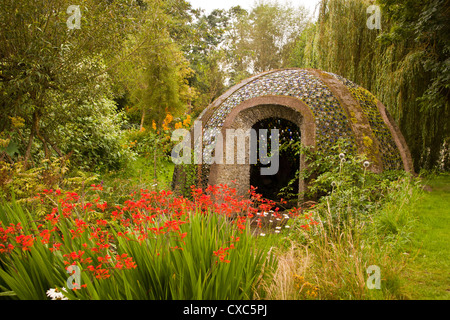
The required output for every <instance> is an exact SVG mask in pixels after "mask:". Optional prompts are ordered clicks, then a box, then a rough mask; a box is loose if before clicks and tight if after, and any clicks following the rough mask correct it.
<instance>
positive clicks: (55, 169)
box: [0, 158, 98, 217]
mask: <svg viewBox="0 0 450 320" xmlns="http://www.w3.org/2000/svg"><path fill="white" fill-rule="evenodd" d="M70 167H71V166H70V162H69V161H68V160H66V159H64V158H52V159H50V160H43V161H42V163H41V164H40V166H37V167H34V168H31V169H25V168H24V166H23V165H22V163H15V164H8V163H4V162H3V163H2V162H0V176H1V179H0V199H1V200H2V202H4V203H8V202H10V201H12V200H15V201H16V202H17V203H18V204H20V205H21V206H23V207H24V208H27V209H30V210H33V211H34V212H35V214H36V216H38V217H40V216H42V215H43V214H44V213H45V212H46V210H48V209H49V206H46V205H44V204H43V203H41V201H40V200H39V199H38V198H36V196H37V195H38V194H39V193H43V192H44V191H45V190H50V189H52V190H58V189H63V190H67V191H71V192H82V191H83V190H84V188H86V187H88V186H89V185H90V184H92V183H94V182H96V180H97V178H98V176H97V175H96V174H93V173H89V172H83V171H77V170H70ZM53 205H54V204H53Z"/></svg>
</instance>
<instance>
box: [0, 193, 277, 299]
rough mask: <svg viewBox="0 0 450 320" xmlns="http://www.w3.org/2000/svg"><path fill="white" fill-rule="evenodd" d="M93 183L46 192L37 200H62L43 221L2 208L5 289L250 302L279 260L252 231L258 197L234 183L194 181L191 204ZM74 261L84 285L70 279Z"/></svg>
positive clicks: (0, 257) (28, 293)
mask: <svg viewBox="0 0 450 320" xmlns="http://www.w3.org/2000/svg"><path fill="white" fill-rule="evenodd" d="M91 189H92V192H91V193H90V194H89V195H84V196H80V195H78V194H77V193H73V192H67V193H64V192H61V191H60V190H51V191H50V190H48V191H47V192H46V193H45V194H44V195H43V197H42V200H43V201H47V200H48V201H51V202H56V203H58V206H57V207H54V208H53V210H52V212H51V213H48V214H47V215H46V216H45V217H44V218H43V219H41V220H36V218H35V217H33V216H32V215H31V214H30V213H29V212H27V211H24V210H22V209H21V207H19V206H18V205H17V204H13V205H4V206H2V208H1V210H0V221H1V224H0V261H1V265H2V268H1V270H0V279H1V280H0V286H1V287H0V289H1V290H2V291H3V294H2V295H9V296H10V297H11V298H19V299H45V293H46V291H47V290H50V289H52V288H57V290H58V291H59V292H60V294H62V296H63V297H67V298H71V299H252V298H253V297H254V292H255V290H256V287H258V285H259V283H260V281H261V280H262V279H263V278H265V277H267V276H270V274H271V271H272V270H273V268H274V267H275V264H276V262H275V260H274V258H273V255H272V254H271V253H270V252H269V250H267V248H258V247H256V246H255V245H254V241H255V239H254V238H253V237H252V236H251V234H250V232H249V230H248V219H247V217H248V216H251V214H252V213H254V212H256V211H258V204H257V203H255V202H253V201H251V200H246V199H243V198H239V197H237V196H236V190H235V189H233V188H229V187H228V186H220V187H219V186H217V187H215V186H211V187H209V188H208V189H207V190H202V189H195V188H193V189H192V192H193V200H192V201H191V200H188V199H186V198H183V197H174V196H173V195H172V194H171V192H166V191H162V192H159V193H157V192H149V191H148V190H141V192H140V193H134V194H132V195H131V196H130V198H129V199H128V200H127V201H125V203H124V204H122V205H111V204H108V203H107V202H104V201H102V200H101V198H100V194H101V191H102V189H103V186H102V185H92V186H91ZM219 199H221V200H222V201H218V200H219ZM219 203H220V205H219ZM261 205H262V204H261ZM70 266H72V267H71V268H73V270H75V269H74V267H75V266H77V267H78V268H79V270H80V274H79V276H80V281H78V282H80V283H76V284H73V282H67V279H68V278H69V275H70V274H68V273H66V271H71V270H70V269H68V267H70ZM75 279H76V276H75ZM68 284H70V286H68ZM71 286H72V288H71ZM63 288H65V289H63ZM73 288H75V290H73ZM51 294H52V295H53V294H54V293H51Z"/></svg>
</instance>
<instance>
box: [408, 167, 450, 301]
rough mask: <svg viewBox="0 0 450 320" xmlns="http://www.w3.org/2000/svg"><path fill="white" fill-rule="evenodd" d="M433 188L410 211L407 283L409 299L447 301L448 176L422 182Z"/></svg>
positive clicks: (449, 285) (449, 280)
mask: <svg viewBox="0 0 450 320" xmlns="http://www.w3.org/2000/svg"><path fill="white" fill-rule="evenodd" d="M424 182H425V183H426V184H427V185H428V186H430V187H431V188H432V190H431V191H426V192H425V193H424V195H423V198H422V200H421V201H420V202H419V204H418V205H417V206H416V207H415V208H414V209H413V211H414V214H415V215H416V216H417V218H418V223H417V225H416V227H415V228H414V235H413V242H412V250H411V252H410V254H411V255H415V257H414V259H413V261H412V263H411V264H409V266H408V270H407V274H406V279H407V284H406V286H407V288H408V292H409V296H410V298H411V299H418V300H423V299H425V300H450V175H448V174H447V175H441V176H438V177H436V178H433V179H431V180H429V181H424Z"/></svg>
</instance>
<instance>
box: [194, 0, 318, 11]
mask: <svg viewBox="0 0 450 320" xmlns="http://www.w3.org/2000/svg"><path fill="white" fill-rule="evenodd" d="M188 1H189V2H190V3H191V4H192V7H194V8H195V9H197V8H202V9H205V10H206V12H207V13H209V12H211V11H212V10H214V9H230V8H231V7H233V6H237V5H240V6H241V7H243V8H244V9H250V8H251V7H252V6H253V4H254V2H255V0H219V1H218V0H188ZM319 1H320V0H278V2H279V3H282V4H284V3H290V4H291V5H293V6H300V5H303V6H304V7H306V8H307V9H308V10H309V11H310V13H313V11H314V8H315V6H316V4H318V3H319Z"/></svg>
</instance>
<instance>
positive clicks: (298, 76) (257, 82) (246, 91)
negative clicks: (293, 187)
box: [198, 69, 411, 171]
mask: <svg viewBox="0 0 450 320" xmlns="http://www.w3.org/2000/svg"><path fill="white" fill-rule="evenodd" d="M270 96H288V97H293V98H296V99H299V100H301V101H302V102H303V103H304V104H306V105H307V106H308V108H309V109H310V110H311V111H312V113H313V115H314V121H315V131H316V132H315V138H316V141H315V146H316V148H317V150H320V151H327V150H329V148H330V147H331V146H332V145H333V144H334V143H336V141H337V140H338V139H339V138H345V139H347V140H348V141H350V142H351V145H352V150H349V151H350V152H351V151H358V149H359V150H360V151H361V150H365V151H366V153H369V154H368V156H369V157H372V158H374V159H375V158H378V160H379V161H380V162H381V163H379V167H380V170H379V171H381V170H392V169H402V168H405V166H404V163H403V161H402V155H401V152H400V150H399V147H398V144H399V143H401V142H403V147H402V149H404V148H406V149H407V147H406V144H404V141H401V142H399V141H396V140H402V137H394V136H393V135H398V134H400V135H401V133H400V131H399V130H398V128H397V127H396V125H395V123H394V122H393V121H392V118H391V117H390V116H389V114H388V113H387V111H386V110H385V108H384V106H383V105H382V104H381V103H380V102H379V101H378V100H377V99H376V98H375V97H374V96H373V95H372V94H371V93H370V92H369V91H367V90H365V89H364V88H362V87H360V86H359V85H357V84H355V83H353V82H352V81H350V80H348V79H345V78H343V77H341V76H339V75H336V74H333V73H330V72H324V71H320V70H315V69H283V70H273V71H269V72H265V73H262V74H260V75H257V76H254V77H252V78H249V79H247V80H245V81H243V82H241V83H239V84H238V85H236V86H234V87H233V88H231V89H229V90H228V91H227V92H226V93H225V94H224V95H222V96H221V97H220V98H218V99H217V100H216V101H215V102H213V104H211V105H210V106H209V107H208V108H206V109H205V110H204V111H203V112H202V114H201V115H200V116H199V118H198V120H201V121H202V123H203V128H204V129H210V128H219V129H220V128H222V126H223V124H224V123H225V120H226V118H227V117H228V115H229V114H230V113H231V112H232V111H233V109H235V108H236V107H237V106H239V105H240V104H241V103H243V102H245V101H247V100H250V99H252V98H256V97H270ZM380 109H381V110H380ZM205 132H206V130H205ZM395 138H397V139H395ZM211 141H212V136H211V132H209V134H205V135H204V136H203V144H204V145H208V144H210V143H211ZM406 151H407V150H406ZM370 153H372V154H370ZM378 154H379V155H378ZM405 169H407V170H408V171H409V170H410V169H411V168H405Z"/></svg>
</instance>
